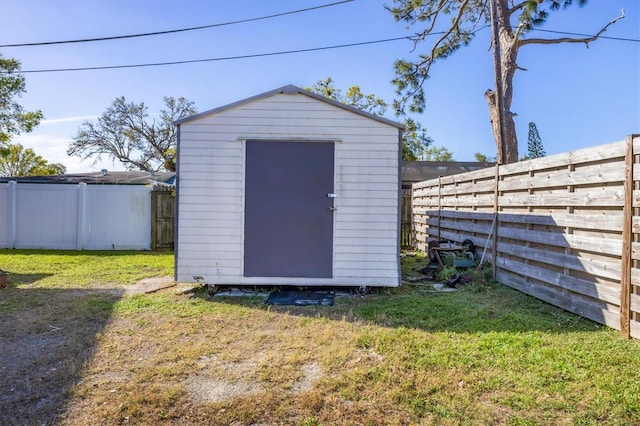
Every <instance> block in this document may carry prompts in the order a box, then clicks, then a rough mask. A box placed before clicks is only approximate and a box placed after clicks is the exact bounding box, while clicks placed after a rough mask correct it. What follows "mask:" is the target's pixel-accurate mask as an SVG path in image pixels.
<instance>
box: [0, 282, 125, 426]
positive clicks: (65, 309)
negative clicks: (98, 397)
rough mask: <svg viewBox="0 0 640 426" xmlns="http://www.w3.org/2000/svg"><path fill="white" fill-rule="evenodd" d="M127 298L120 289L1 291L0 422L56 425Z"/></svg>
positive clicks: (18, 289)
mask: <svg viewBox="0 0 640 426" xmlns="http://www.w3.org/2000/svg"><path fill="white" fill-rule="evenodd" d="M32 275H33V276H32ZM37 275H38V274H25V276H23V277H20V276H19V277H18V278H17V280H19V282H21V283H28V282H29V280H31V279H35V278H34V276H37ZM29 277H30V278H29ZM13 278H14V279H16V277H15V276H14V277H13ZM122 296H123V292H122V290H121V289H108V290H101V291H97V290H84V289H70V290H63V289H41V288H35V289H25V288H16V287H14V286H10V287H9V288H7V289H4V290H0V324H2V326H1V327H0V360H1V362H0V424H2V425H24V424H38V425H41V424H55V423H56V420H57V419H58V416H59V415H60V414H61V413H62V412H63V411H64V408H65V404H66V401H67V398H68V392H69V391H70V389H71V388H72V386H73V385H74V384H75V383H76V382H78V381H79V380H80V379H81V375H82V371H83V368H84V366H85V365H86V363H87V362H88V361H89V359H90V358H91V355H92V353H93V351H94V345H95V344H96V340H97V336H98V334H99V333H101V331H102V330H103V329H104V327H105V325H106V324H107V321H108V319H109V317H110V316H111V312H112V311H113V308H114V305H115V303H116V302H117V301H118V300H120V299H121V298H122Z"/></svg>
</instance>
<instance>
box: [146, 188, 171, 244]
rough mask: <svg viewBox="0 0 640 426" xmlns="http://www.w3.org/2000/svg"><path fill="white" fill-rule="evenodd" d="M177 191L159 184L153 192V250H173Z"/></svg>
mask: <svg viewBox="0 0 640 426" xmlns="http://www.w3.org/2000/svg"><path fill="white" fill-rule="evenodd" d="M175 205H176V196H175V191H174V190H173V188H171V187H167V186H158V187H155V188H153V191H152V192H151V250H153V251H160V250H173V245H174V241H173V240H174V226H175Z"/></svg>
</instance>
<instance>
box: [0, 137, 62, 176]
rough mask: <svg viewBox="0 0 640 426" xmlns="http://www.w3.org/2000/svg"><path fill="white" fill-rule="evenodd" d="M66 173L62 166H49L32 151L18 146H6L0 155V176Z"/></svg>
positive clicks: (56, 164)
mask: <svg viewBox="0 0 640 426" xmlns="http://www.w3.org/2000/svg"><path fill="white" fill-rule="evenodd" d="M66 171H67V169H66V167H65V166H63V165H62V164H59V163H54V164H51V163H49V162H47V160H45V159H44V158H43V157H41V156H39V155H38V154H36V153H35V151H34V150H33V149H31V148H26V149H25V148H24V146H22V145H20V144H7V145H5V149H4V150H3V152H1V153H0V176H46V175H60V174H63V173H65V172H66Z"/></svg>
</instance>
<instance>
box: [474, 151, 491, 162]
mask: <svg viewBox="0 0 640 426" xmlns="http://www.w3.org/2000/svg"><path fill="white" fill-rule="evenodd" d="M473 157H474V158H475V159H476V161H478V162H480V163H495V161H496V157H489V156H488V155H486V154H483V153H481V152H476V153H475V154H473Z"/></svg>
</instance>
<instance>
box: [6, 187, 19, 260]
mask: <svg viewBox="0 0 640 426" xmlns="http://www.w3.org/2000/svg"><path fill="white" fill-rule="evenodd" d="M17 191H18V187H17V183H16V181H14V180H11V181H9V193H8V194H7V196H8V198H9V248H11V249H14V248H16V232H17V230H18V214H17V209H18V206H17V205H16V203H17V199H18V198H17V195H16V194H17Z"/></svg>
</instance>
